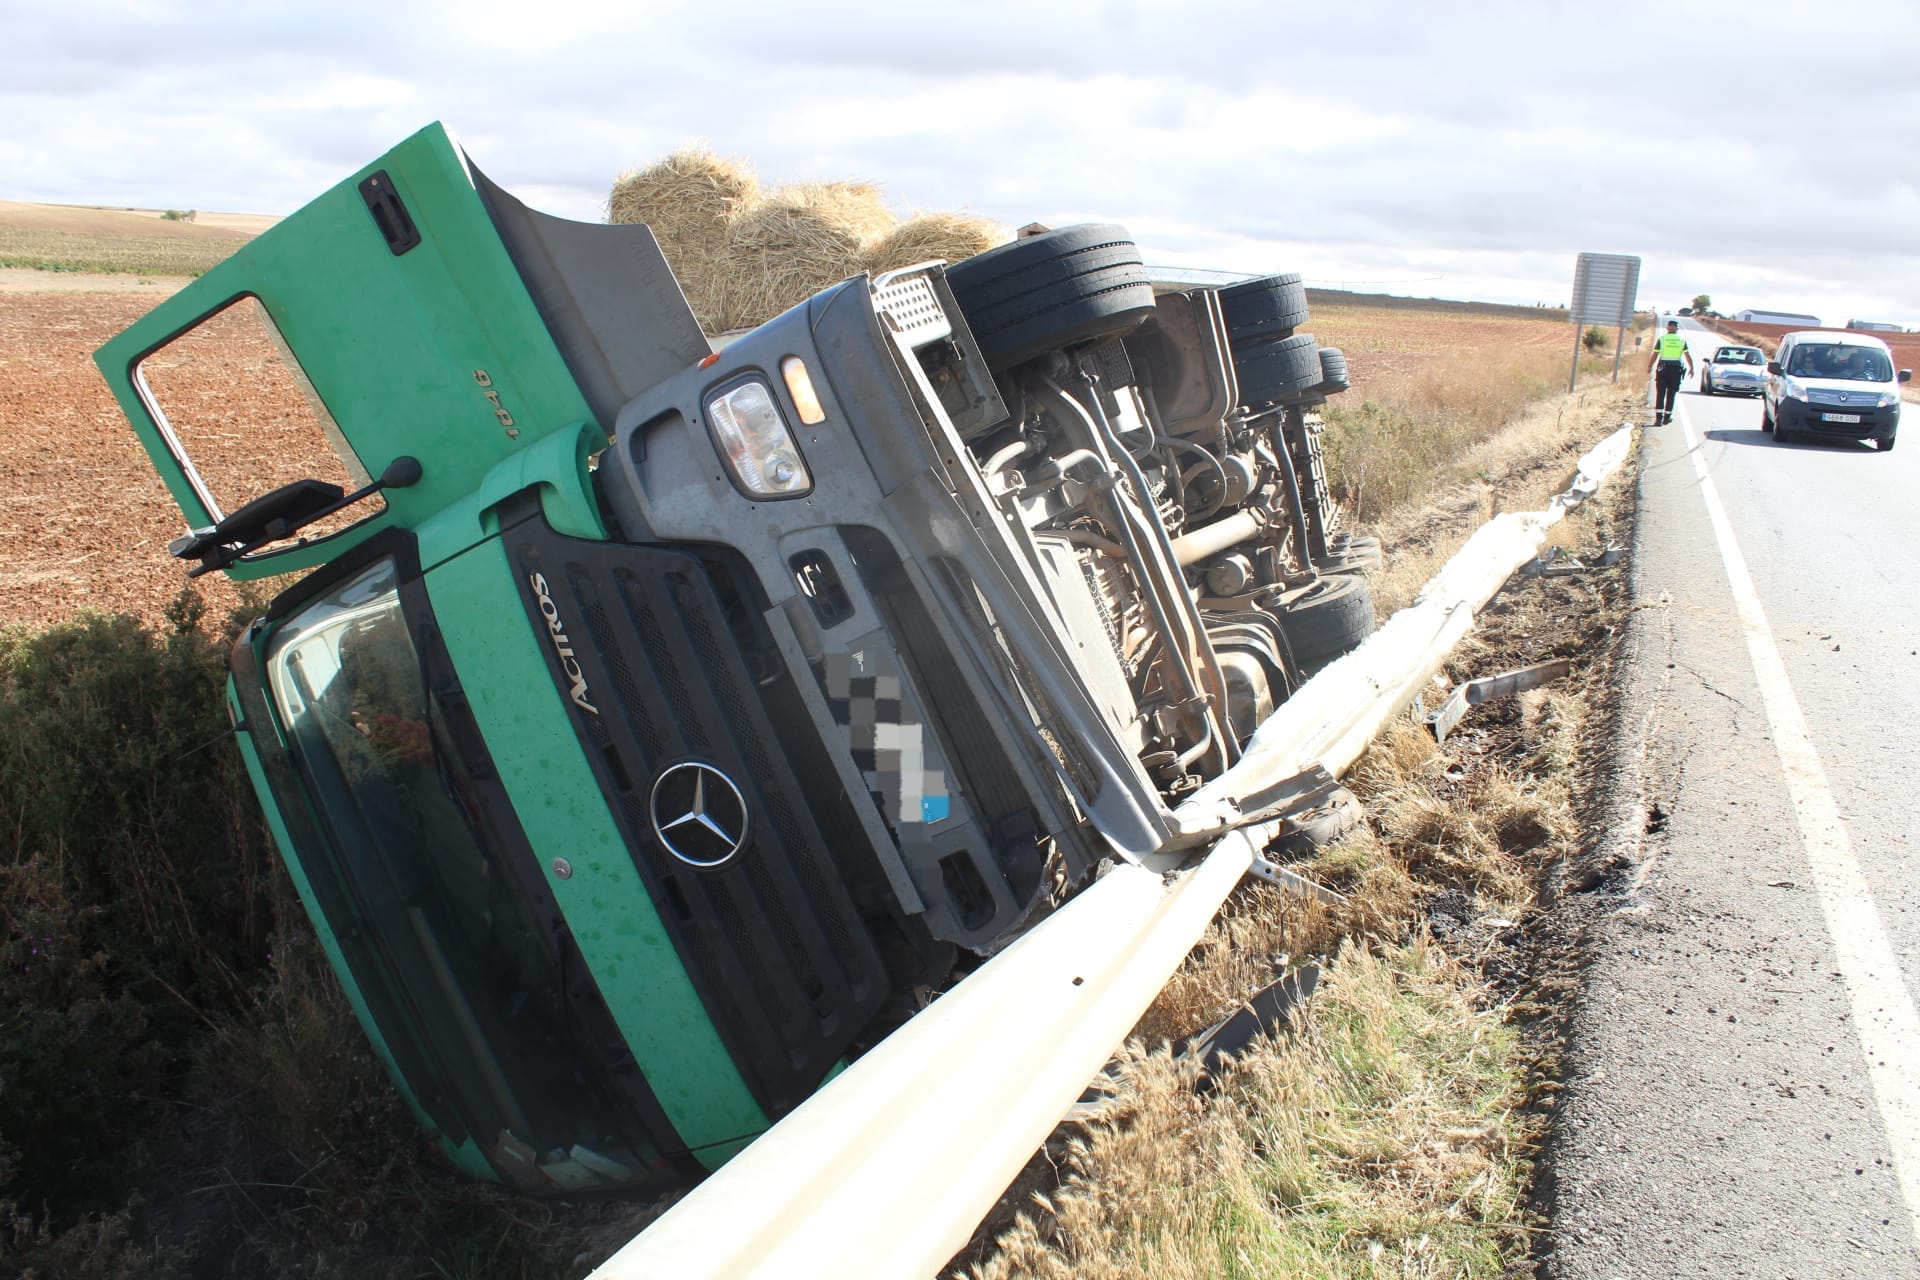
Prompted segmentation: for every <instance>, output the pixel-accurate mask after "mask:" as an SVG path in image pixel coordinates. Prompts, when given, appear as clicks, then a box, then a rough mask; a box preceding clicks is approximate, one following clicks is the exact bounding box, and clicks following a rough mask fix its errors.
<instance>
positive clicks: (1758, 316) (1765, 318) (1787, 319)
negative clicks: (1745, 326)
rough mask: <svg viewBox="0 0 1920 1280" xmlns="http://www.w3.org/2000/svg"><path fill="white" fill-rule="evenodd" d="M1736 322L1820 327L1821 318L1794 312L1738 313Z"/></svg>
mask: <svg viewBox="0 0 1920 1280" xmlns="http://www.w3.org/2000/svg"><path fill="white" fill-rule="evenodd" d="M1733 318H1734V319H1735V320H1751V321H1753V323H1755V324H1805V325H1812V326H1813V327H1814V328H1816V329H1818V328H1819V327H1820V317H1819V316H1803V315H1800V314H1799V313H1798V312H1794V311H1736V312H1734V313H1733Z"/></svg>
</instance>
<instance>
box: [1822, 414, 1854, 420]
mask: <svg viewBox="0 0 1920 1280" xmlns="http://www.w3.org/2000/svg"><path fill="white" fill-rule="evenodd" d="M1820 421H1822V422H1858V421H1860V415H1859V414H1857V413H1823V414H1821V415H1820Z"/></svg>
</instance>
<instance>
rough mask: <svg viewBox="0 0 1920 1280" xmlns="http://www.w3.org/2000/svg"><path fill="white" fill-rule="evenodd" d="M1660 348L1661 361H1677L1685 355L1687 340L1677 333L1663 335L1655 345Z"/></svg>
mask: <svg viewBox="0 0 1920 1280" xmlns="http://www.w3.org/2000/svg"><path fill="white" fill-rule="evenodd" d="M1655 345H1656V346H1658V347H1659V348H1660V358H1661V359H1662V360H1679V359H1682V358H1684V357H1685V356H1686V354H1687V340H1686V339H1685V338H1683V337H1681V336H1680V335H1679V334H1677V333H1663V334H1661V335H1660V341H1659V342H1658V343H1656V344H1655Z"/></svg>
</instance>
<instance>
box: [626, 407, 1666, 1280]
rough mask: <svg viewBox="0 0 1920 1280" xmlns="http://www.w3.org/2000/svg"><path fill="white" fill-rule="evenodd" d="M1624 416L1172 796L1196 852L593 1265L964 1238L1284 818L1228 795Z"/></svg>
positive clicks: (1009, 961)
mask: <svg viewBox="0 0 1920 1280" xmlns="http://www.w3.org/2000/svg"><path fill="white" fill-rule="evenodd" d="M1631 437H1632V429H1631V428H1629V427H1622V428H1621V429H1620V430H1619V431H1617V432H1615V433H1614V434H1613V435H1611V436H1609V437H1608V438H1607V439H1606V440H1604V441H1602V442H1601V443H1600V444H1599V445H1597V446H1596V447H1595V448H1594V449H1592V450H1591V451H1589V452H1588V453H1587V454H1586V455H1585V456H1584V457H1582V458H1581V460H1580V469H1579V473H1578V475H1577V477H1576V479H1575V481H1574V483H1573V485H1572V486H1570V487H1569V488H1568V489H1567V490H1566V491H1565V492H1563V493H1561V494H1559V495H1557V496H1556V497H1555V498H1554V500H1553V502H1552V503H1551V504H1549V506H1548V508H1547V509H1546V510H1545V511H1539V512H1528V513H1524V514H1513V515H1503V516H1498V517H1496V518H1495V519H1493V520H1491V521H1489V522H1488V523H1487V524H1486V525H1484V526H1482V527H1481V529H1480V530H1479V531H1478V532H1477V533H1475V534H1474V536H1473V537H1472V538H1471V539H1469V540H1468V542H1467V544H1466V545H1465V546H1464V547H1462V548H1461V549H1460V551H1459V552H1458V553H1456V554H1455V555H1454V557H1453V558H1452V559H1451V560H1449V561H1448V562H1447V564H1446V565H1445V566H1444V567H1443V568H1442V569H1441V571H1440V572H1439V573H1438V574H1437V575H1436V576H1435V577H1434V579H1433V581H1431V582H1430V583H1428V584H1427V586H1426V588H1425V589H1424V590H1423V591H1422V592H1421V593H1420V595H1419V597H1418V598H1417V599H1416V600H1415V602H1414V603H1413V604H1412V605H1410V606H1408V607H1407V608H1406V609H1403V610H1401V611H1400V612H1399V613H1396V614H1395V615H1394V616H1393V617H1392V618H1391V619H1390V620H1389V621H1388V622H1387V623H1386V625H1384V626H1383V627H1381V628H1380V630H1379V631H1377V632H1376V633H1375V634H1374V635H1373V636H1372V637H1370V638H1369V639H1368V640H1367V642H1366V643H1365V644H1363V645H1362V646H1360V648H1358V649H1356V650H1354V651H1353V652H1352V653H1350V654H1348V655H1347V656H1346V657H1344V658H1342V659H1340V660H1339V661H1338V662H1335V663H1333V664H1332V665H1330V666H1328V667H1327V668H1326V669H1325V670H1323V671H1322V672H1320V674H1318V675H1317V676H1315V677H1314V678H1313V679H1312V680H1310V681H1308V682H1307V683H1306V684H1305V685H1304V686H1302V687H1301V688H1300V690H1299V691H1298V692H1296V693H1295V694H1294V695H1293V696H1292V697H1291V698H1289V699H1287V701H1286V702H1284V703H1282V704H1281V706H1280V707H1279V709H1278V710H1276V711H1275V712H1274V714H1273V715H1272V716H1271V717H1269V718H1268V719H1267V720H1266V721H1265V722H1264V723H1263V724H1262V725H1261V726H1260V728H1259V729H1258V730H1257V731H1256V732H1255V734H1254V736H1253V739H1252V740H1251V741H1250V742H1249V744H1248V749H1247V752H1246V754H1245V756H1244V757H1243V758H1242V760H1241V761H1240V762H1239V763H1238V764H1236V765H1235V766H1234V767H1233V768H1232V769H1231V770H1229V771H1228V772H1227V773H1226V774H1223V775H1222V776H1221V777H1219V778H1217V779H1215V780H1214V781H1213V782H1212V783H1210V784H1209V785H1208V786H1206V787H1205V788H1203V789H1202V790H1201V791H1199V792H1198V793H1196V794H1195V795H1194V796H1193V797H1192V798H1191V799H1190V800H1188V802H1187V803H1186V804H1183V805H1182V806H1181V808H1180V811H1179V815H1178V816H1179V818H1180V819H1181V823H1182V828H1183V830H1184V831H1185V832H1187V833H1188V836H1189V839H1190V840H1191V841H1192V842H1193V843H1195V844H1199V843H1206V842H1209V841H1210V842H1211V848H1210V849H1208V851H1207V853H1206V855H1205V857H1204V858H1203V859H1202V860H1201V861H1199V863H1198V864H1197V865H1193V866H1190V867H1187V868H1186V869H1184V870H1181V871H1178V872H1175V873H1168V874H1162V873H1160V872H1156V871H1153V870H1149V869H1147V868H1143V867H1135V866H1121V867H1116V868H1114V869H1112V870H1110V871H1109V872H1108V873H1107V874H1106V875H1104V876H1102V877H1101V878H1100V880H1099V881H1098V882H1097V883H1095V884H1094V885H1092V886H1090V887H1089V888H1088V889H1087V890H1085V891H1084V892H1083V893H1081V894H1080V895H1079V896H1078V897H1076V898H1074V899H1073V900H1072V901H1070V902H1068V903H1067V904H1066V905H1065V906H1063V907H1062V908H1061V909H1060V910H1059V911H1057V912H1055V913H1054V914H1053V916H1052V917H1050V918H1049V919H1048V920H1046V921H1045V922H1044V923H1042V924H1041V925H1040V926H1039V927H1037V928H1035V929H1034V930H1033V931H1032V932H1031V933H1029V934H1027V935H1026V936H1025V937H1023V938H1021V939H1020V940H1019V941H1018V942H1016V943H1014V945H1013V946H1011V947H1009V948H1008V949H1007V950H1006V951H1004V952H1002V953H1001V954H1000V955H998V956H996V957H994V958H993V959H992V960H991V961H989V962H988V963H987V964H985V965H983V966H982V967H981V968H980V969H979V970H977V971H976V972H975V973H973V974H972V975H970V976H969V977H968V978H967V979H966V980H965V981H963V982H961V983H960V984H959V985H957V986H956V987H954V988H953V990H951V991H949V992H948V993H947V994H945V995H944V996H942V997H941V998H940V999H939V1000H938V1001H936V1002H935V1003H934V1004H933V1005H932V1006H930V1007H929V1008H928V1009H926V1010H925V1011H924V1012H922V1013H920V1014H919V1015H918V1016H916V1017H915V1018H914V1019H913V1020H912V1021H911V1022H909V1023H907V1024H906V1025H905V1026H903V1027H901V1028H900V1029H899V1030H898V1031H896V1032H894V1033H893V1035H891V1036H889V1037H887V1039H886V1040H885V1041H883V1042H882V1043H881V1044H880V1045H879V1046H878V1047H876V1048H875V1049H873V1050H872V1051H871V1052H869V1053H868V1054H867V1055H866V1056H864V1057H862V1058H861V1059H860V1060H859V1061H858V1062H855V1063H854V1064H853V1065H852V1066H851V1067H849V1068H848V1069H847V1070H846V1071H844V1072H842V1073H841V1074H840V1075H839V1076H838V1077H837V1078H835V1079H834V1080H833V1081H832V1082H831V1083H830V1084H828V1085H827V1086H826V1087H825V1088H823V1089H821V1090H820V1092H819V1093H817V1094H815V1095H814V1096H813V1097H812V1098H810V1099H808V1100H807V1101H806V1102H805V1103H804V1104H802V1105H801V1106H800V1107H799V1108H798V1109H796V1110H795V1111H794V1112H792V1114H790V1115H788V1116H787V1117H786V1118H785V1119H783V1120H781V1121H780V1123H779V1124H777V1125H775V1126H774V1127H773V1128H772V1129H770V1130H768V1131H767V1133H766V1134H764V1135H763V1136H762V1137H760V1138H759V1139H758V1140H756V1141H755V1142H754V1143H753V1145H752V1146H750V1147H748V1148H747V1149H746V1150H745V1151H744V1152H742V1153H741V1154H740V1155H738V1156H736V1157H734V1159H733V1160H732V1161H730V1162H729V1163H728V1164H727V1165H726V1166H725V1167H724V1168H722V1169H720V1170H719V1171H718V1172H716V1173H714V1174H713V1176H711V1177H710V1178H708V1179H707V1180H706V1181H705V1182H703V1183H701V1184H700V1186H698V1187H696V1188H695V1189H694V1190H693V1191H692V1192H690V1193H689V1194H688V1195H687V1197H686V1198H685V1199H684V1200H682V1201H681V1202H680V1203H679V1204H677V1205H675V1206H674V1207H673V1208H672V1209H671V1210H669V1211H668V1212H667V1213H666V1214H665V1215H664V1216H662V1217H661V1218H660V1219H659V1220H658V1221H657V1222H655V1223H654V1224H653V1225H652V1226H650V1227H648V1228H647V1229H646V1230H645V1231H643V1232H642V1233H641V1234H640V1235H638V1236H636V1237H635V1238H634V1239H633V1240H632V1241H631V1242H630V1243H628V1244H627V1245H626V1247H625V1248H623V1249H621V1250H620V1252H618V1253H616V1254H615V1255H614V1256H613V1257H612V1258H610V1259H608V1260H607V1262H606V1263H605V1264H604V1265H602V1266H601V1267H600V1268H599V1269H598V1270H597V1271H595V1272H594V1273H593V1277H594V1280H700V1278H703V1277H713V1278H715V1280H719V1278H721V1277H725V1278H728V1280H731V1278H733V1277H747V1276H764V1277H776V1276H777V1277H780V1280H799V1278H801V1277H809V1276H821V1277H833V1278H834V1280H843V1278H844V1277H849V1276H859V1277H862V1278H863V1280H895V1278H898V1280H924V1278H925V1277H929V1276H932V1275H934V1274H936V1273H937V1272H938V1270H939V1269H940V1267H941V1266H942V1265H943V1264H945V1263H946V1261H947V1260H948V1259H949V1258H951V1257H952V1256H953V1255H954V1253H955V1252H956V1251H958V1250H959V1249H960V1248H961V1246H963V1245H964V1244H965V1243H966V1242H967V1239H968V1237H969V1236H971V1235H972V1233H973V1231H974V1229H975V1228H976V1227H977V1226H978V1225H979V1223H980V1221H981V1219H982V1218H983V1217H985V1216H986V1213H987V1211H988V1210H989V1209H990V1208H992V1206H993V1203H994V1201H995V1200H997V1199H998V1198H999V1197H1000V1195H1001V1193H1002V1192H1003V1191H1004V1190H1005V1189H1006V1187H1007V1185H1008V1184H1009V1183H1010V1182H1012V1180H1013V1178H1014V1175H1015V1174H1016V1173H1018V1172H1019V1170H1020V1168H1021V1166H1022V1165H1024V1164H1025V1163H1026V1162H1027V1160H1028V1158H1029V1157H1030V1156H1031V1155H1032V1154H1033V1152H1034V1151H1035V1150H1037V1149H1038V1148H1039V1146H1040V1144H1041V1143H1042V1142H1044V1141H1045V1140H1046V1137H1047V1135H1048V1134H1049V1133H1050V1132H1052V1130H1053V1128H1054V1127H1055V1126H1056V1125H1057V1124H1058V1123H1059V1122H1060V1119H1061V1117H1062V1116H1063V1115H1065V1114H1066V1112H1067V1110H1068V1109H1069V1108H1070V1107H1071V1106H1072V1105H1073V1103H1074V1101H1075V1100H1076V1099H1078V1098H1079V1096H1080V1095H1081V1093H1082V1092H1083V1091H1084V1090H1085V1089H1086V1086H1087V1082H1088V1081H1089V1080H1091V1079H1092V1078H1093V1077H1094V1076H1095V1075H1096V1074H1097V1073H1098V1072H1099V1071H1100V1069H1101V1067H1102V1066H1104V1065H1105V1063H1106V1062H1107V1060H1108V1059H1109V1058H1110V1057H1111V1056H1112V1054H1113V1051H1114V1050H1115V1048H1117V1047H1118V1046H1119V1044H1120V1042H1121V1041H1122V1040H1123V1039H1124V1038H1125V1036H1126V1034H1127V1032H1128V1031H1129V1030H1131V1029H1132V1027H1133V1025H1134V1023H1135V1022H1136V1021H1138V1019H1139V1017H1140V1015H1141V1014H1142V1013H1143V1012H1145V1010H1146V1008H1147V1006H1148V1005H1149V1004H1151V1003H1152V1001H1153V998H1154V996H1155V995H1157V994H1158V993H1159V991H1160V989H1161V988H1162V987H1163V986H1165V985H1166V981H1167V979H1168V978H1169V977H1170V976H1171V975H1172V974H1173V972H1174V970H1175V969H1177V968H1178V967H1179V965H1180V962H1181V961H1182V960H1183V959H1184V958H1185V957H1186V955H1187V953H1188V951H1189V950H1191V949H1192V947H1193V944H1194V943H1195V942H1197V941H1198V940H1199V938H1200V936H1201V934H1202V933H1203V932H1205V930H1206V927H1207V924H1208V923H1209V922H1210V921H1211V920H1212V919H1213V916H1214V914H1215V913H1216V912H1217V911H1218V910H1219V908H1220V904H1221V903H1222V902H1223V901H1225V900H1226V897H1227V895H1228V894H1229V893H1230V892H1232V890H1233V887H1234V886H1235V885H1236V884H1238V883H1239V881H1240V879H1241V877H1242V876H1243V875H1245V874H1246V871H1247V869H1248V867H1249V866H1250V865H1251V864H1252V861H1253V858H1254V856H1255V855H1256V854H1257V853H1258V852H1259V851H1260V850H1261V849H1263V848H1264V847H1265V846H1266V844H1267V843H1268V842H1269V841H1270V840H1271V839H1272V838H1273V837H1274V836H1275V835H1276V834H1277V823H1261V824H1252V825H1242V826H1234V825H1233V824H1234V823H1235V822H1236V821H1239V820H1240V809H1239V802H1240V801H1241V800H1242V799H1245V798H1247V797H1250V796H1253V795H1256V794H1257V793H1259V792H1260V791H1262V790H1264V789H1267V788H1270V787H1272V786H1273V785H1274V784H1275V783H1277V782H1280V781H1282V780H1284V779H1286V778H1288V777H1291V776H1292V775H1293V774H1296V773H1298V772H1300V771H1301V770H1302V769H1304V768H1306V767H1307V766H1309V765H1311V764H1315V763H1319V764H1322V765H1324V766H1325V767H1326V768H1327V770H1328V771H1329V772H1332V773H1335V774H1338V773H1341V772H1344V771H1345V770H1346V769H1347V768H1348V767H1349V766H1351V765H1352V763H1353V761H1354V760H1355V759H1357V758H1358V757H1359V755H1360V753H1361V752H1362V751H1363V750H1364V749H1365V748H1366V745H1367V744H1368V743H1369V742H1371V741H1372V740H1373V738H1374V736H1375V735H1376V734H1377V733H1378V732H1379V731H1380V729H1381V727H1382V726H1383V725H1384V724H1385V723H1386V721H1387V720H1388V718H1389V717H1391V716H1393V715H1394V714H1396V713H1397V712H1398V711H1400V710H1401V709H1403V708H1404V707H1406V706H1407V704H1408V703H1409V702H1411V701H1412V698H1413V694H1414V692H1415V691H1416V690H1417V689H1418V688H1419V686H1420V685H1421V683H1422V682H1424V681H1425V680H1427V679H1428V678H1429V677H1430V676H1431V675H1432V673H1433V671H1434V670H1435V669H1436V668H1437V667H1438V666H1439V664H1440V662H1441V661H1442V660H1443V659H1444V658H1445V656H1446V654H1447V652H1448V651H1449V650H1451V649H1452V647H1453V646H1454V645H1455V644H1457V643H1458V642H1459V640H1460V638H1461V637H1462V636H1464V635H1465V634H1466V632H1467V630H1468V629H1469V628H1470V627H1471V626H1472V625H1473V614H1474V612H1475V611H1476V610H1477V609H1479V608H1480V607H1481V606H1482V605H1484V604H1485V603H1486V602H1487V601H1488V600H1490V599H1491V598H1492V597H1493V595H1494V594H1495V593H1496V592H1498V591H1499V589H1500V587H1501V585H1502V584H1503V583H1504V582H1505V581H1506V580H1507V578H1508V577H1509V576H1511V575H1512V573H1513V572H1514V570H1516V569H1518V568H1519V567H1520V566H1521V565H1522V564H1524V563H1525V562H1526V561H1527V560H1528V559H1530V558H1532V557H1533V556H1534V555H1536V554H1537V553H1538V551H1539V549H1540V546H1541V544H1542V543H1543V542H1544V541H1545V540H1546V533H1547V530H1548V528H1550V527H1551V526H1552V525H1553V524H1554V523H1555V522H1557V521H1558V520H1559V519H1560V517H1561V516H1562V515H1564V514H1565V513H1566V512H1567V511H1569V510H1571V509H1572V508H1573V507H1574V506H1576V505H1578V504H1579V502H1581V501H1582V500H1583V499H1584V498H1586V497H1587V496H1589V495H1590V494H1592V493H1593V492H1594V491H1595V490H1597V489H1598V488H1599V486H1600V485H1601V484H1602V483H1603V482H1604V481H1605V480H1606V478H1607V477H1608V476H1610V475H1611V474H1613V472H1614V471H1616V470H1618V469H1619V467H1620V466H1621V464H1622V463H1624V462H1625V461H1626V458H1627V452H1628V448H1629V446H1630V443H1631Z"/></svg>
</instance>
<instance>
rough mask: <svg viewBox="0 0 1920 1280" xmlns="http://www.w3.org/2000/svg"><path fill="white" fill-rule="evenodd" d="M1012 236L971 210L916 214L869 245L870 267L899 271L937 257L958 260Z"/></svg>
mask: <svg viewBox="0 0 1920 1280" xmlns="http://www.w3.org/2000/svg"><path fill="white" fill-rule="evenodd" d="M1010 238H1011V237H1009V236H1008V235H1007V232H1006V228H1004V227H1002V226H1000V224H998V223H996V222H991V221H989V220H988V219H986V218H976V217H974V216H972V215H971V214H965V213H920V214H915V215H914V216H913V217H911V218H909V219H907V220H906V221H905V222H903V223H901V224H900V225H899V226H897V227H895V228H894V229H893V230H892V231H891V232H890V233H888V234H887V235H885V236H882V237H881V238H880V239H878V240H876V241H874V242H873V243H872V244H870V245H868V246H867V270H869V271H872V272H875V273H878V272H881V271H896V270H898V269H899V268H901V267H911V266H913V265H915V264H916V263H921V262H931V261H933V260H934V259H935V258H939V259H941V260H943V261H946V262H958V261H960V260H961V259H962V258H971V257H972V256H973V255H974V254H976V253H984V252H986V251H987V250H988V249H991V248H993V247H994V246H995V245H997V244H1005V243H1006V242H1007V241H1008V240H1009V239H1010Z"/></svg>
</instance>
